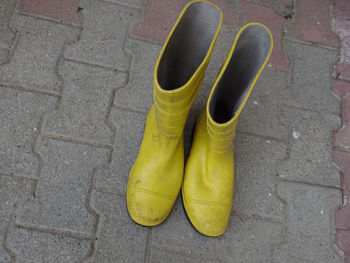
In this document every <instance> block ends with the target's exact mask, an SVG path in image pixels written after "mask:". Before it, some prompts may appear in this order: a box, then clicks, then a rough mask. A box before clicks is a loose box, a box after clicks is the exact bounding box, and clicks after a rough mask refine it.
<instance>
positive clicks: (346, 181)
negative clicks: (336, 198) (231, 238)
mask: <svg viewBox="0 0 350 263" xmlns="http://www.w3.org/2000/svg"><path fill="white" fill-rule="evenodd" d="M349 160H350V153H349V152H344V151H340V150H334V162H335V163H336V164H337V165H338V166H339V168H340V170H341V173H342V175H343V185H342V187H343V205H344V206H343V207H341V208H339V209H337V211H336V213H335V224H336V226H338V227H345V228H346V227H348V228H350V220H349V218H350V162H349Z"/></svg>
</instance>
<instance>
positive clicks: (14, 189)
mask: <svg viewBox="0 0 350 263" xmlns="http://www.w3.org/2000/svg"><path fill="white" fill-rule="evenodd" d="M33 183H34V182H33V181H32V180H28V179H26V178H20V177H13V176H8V175H2V174H0V199H1V203H0V240H2V242H1V245H0V262H10V261H11V255H10V254H9V253H8V252H7V251H6V249H5V248H4V245H3V241H4V240H5V233H6V230H7V228H8V225H9V224H10V220H11V215H12V213H13V210H14V207H15V205H17V204H18V203H19V202H21V201H24V200H25V199H26V198H29V197H30V196H31V193H32V186H33Z"/></svg>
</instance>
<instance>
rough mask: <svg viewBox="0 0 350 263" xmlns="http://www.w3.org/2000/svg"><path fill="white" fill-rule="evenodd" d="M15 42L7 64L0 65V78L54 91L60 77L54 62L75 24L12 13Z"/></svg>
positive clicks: (72, 35) (57, 89)
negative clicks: (13, 16) (15, 35)
mask: <svg viewBox="0 0 350 263" xmlns="http://www.w3.org/2000/svg"><path fill="white" fill-rule="evenodd" d="M14 24H15V26H14V27H15V28H16V29H17V30H18V32H19V38H18V43H17V45H16V49H15V51H14V54H13V56H12V58H11V60H10V62H9V63H8V64H5V65H2V66H0V82H5V83H9V84H11V85H14V86H23V87H28V88H31V89H41V90H47V91H56V92H58V91H59V90H60V87H61V81H60V79H59V77H58V76H57V75H56V74H55V65H56V63H57V61H58V58H59V56H60V53H61V50H62V48H63V45H64V43H65V42H66V41H73V40H74V39H75V37H76V36H77V34H78V29H77V28H72V27H70V26H66V25H60V24H57V23H53V22H49V21H45V20H42V19H36V18H32V17H28V16H22V15H16V16H15V19H14Z"/></svg>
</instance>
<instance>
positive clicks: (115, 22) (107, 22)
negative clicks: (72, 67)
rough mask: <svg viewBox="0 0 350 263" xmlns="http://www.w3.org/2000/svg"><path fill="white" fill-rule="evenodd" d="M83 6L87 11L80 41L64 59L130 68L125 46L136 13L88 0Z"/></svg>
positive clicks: (68, 50)
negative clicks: (130, 24)
mask: <svg viewBox="0 0 350 263" xmlns="http://www.w3.org/2000/svg"><path fill="white" fill-rule="evenodd" d="M80 5H81V6H82V7H83V8H84V9H83V14H84V24H83V31H82V33H81V37H80V39H79V41H78V42H77V43H76V44H75V45H72V46H69V47H68V48H67V50H66V52H65V57H67V58H73V59H76V60H80V61H85V62H88V63H92V64H98V65H105V66H111V67H115V68H118V69H127V68H128V66H129V62H130V58H129V56H128V55H127V54H126V53H125V52H124V50H123V47H124V44H125V43H124V42H125V39H126V37H127V32H128V27H129V23H130V21H132V20H133V19H135V18H136V16H137V12H136V11H135V10H134V9H130V8H127V7H124V6H120V5H115V4H111V3H107V2H103V1H91V0H85V1H82V2H81V3H80ZM136 19H137V18H136Z"/></svg>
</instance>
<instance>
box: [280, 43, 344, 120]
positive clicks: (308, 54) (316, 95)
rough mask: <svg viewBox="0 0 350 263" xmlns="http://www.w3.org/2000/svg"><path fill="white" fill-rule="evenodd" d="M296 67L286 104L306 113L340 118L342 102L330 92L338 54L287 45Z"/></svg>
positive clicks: (320, 49)
mask: <svg viewBox="0 0 350 263" xmlns="http://www.w3.org/2000/svg"><path fill="white" fill-rule="evenodd" d="M286 48H287V51H288V53H289V54H290V55H291V57H292V63H293V65H294V69H293V75H292V83H291V85H290V86H289V87H288V89H287V93H286V96H285V98H284V102H286V103H287V104H289V105H294V106H298V107H302V108H306V109H311V110H318V111H326V112H330V113H334V114H339V101H338V99H337V98H336V97H335V96H333V94H332V90H331V88H330V87H331V74H330V73H331V72H330V69H331V65H333V64H334V63H335V62H336V61H337V59H338V57H337V52H335V51H332V50H328V49H324V48H318V47H313V46H308V45H303V44H297V43H293V42H289V41H286Z"/></svg>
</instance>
